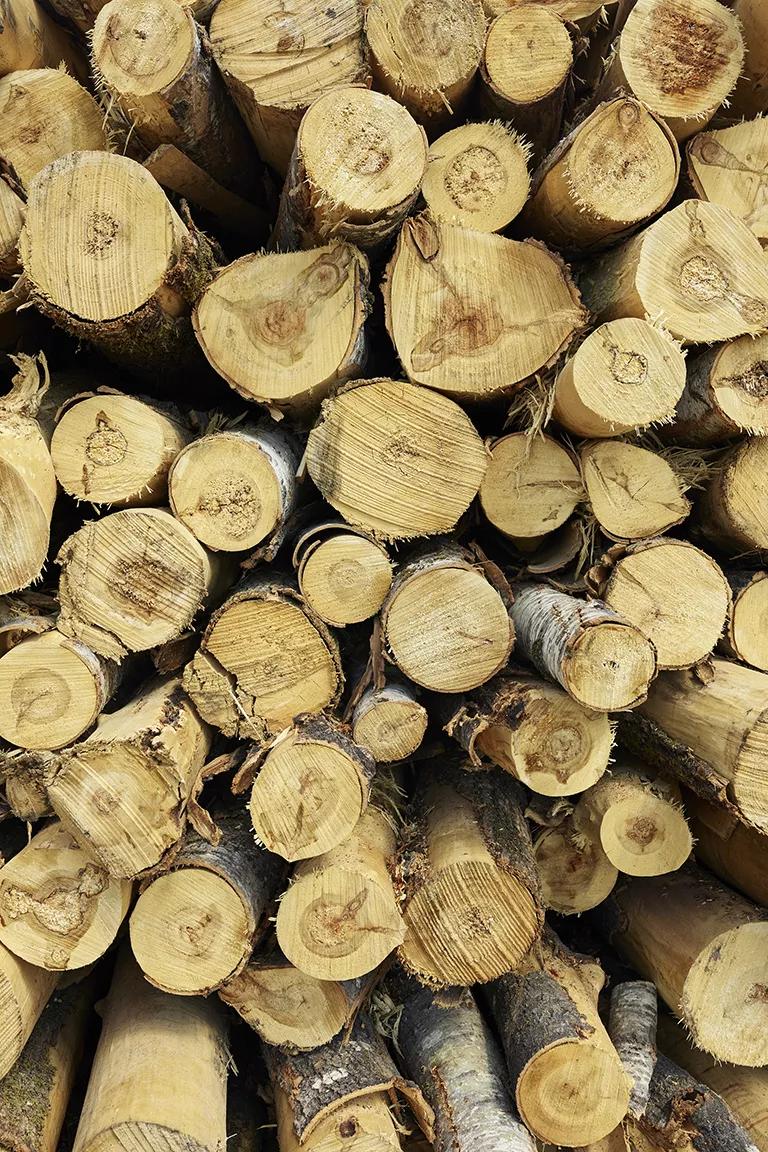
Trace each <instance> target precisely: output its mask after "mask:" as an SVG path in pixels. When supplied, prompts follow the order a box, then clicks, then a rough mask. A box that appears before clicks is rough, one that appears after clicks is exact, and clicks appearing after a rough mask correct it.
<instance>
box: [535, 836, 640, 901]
mask: <svg viewBox="0 0 768 1152" xmlns="http://www.w3.org/2000/svg"><path fill="white" fill-rule="evenodd" d="M534 854H535V856H536V866H537V868H538V870H539V878H540V880H541V894H542V897H543V900H544V903H545V905H546V906H547V908H551V909H552V911H553V912H559V913H560V914H561V915H563V916H574V915H578V913H580V912H588V911H589V909H590V908H596V907H597V905H598V904H602V902H603V900H605V899H606V897H608V896H610V894H611V892H612V891H613V889H614V887H615V885H616V881H617V880H618V877H619V873H618V869H617V868H615V867H614V865H613V864H611V862H610V860H609V859H608V857H607V856H606V854H605V852H604V851H603V849H602V847H601V846H600V844H599V843H597V842H596V841H595V840H593V839H592V838H591V837H583V836H582V837H580V838H579V841H578V844H577V843H576V838H575V836H574V833H573V828H572V826H571V825H570V822H569V821H566V823H565V824H564V825H562V826H559V827H557V828H547V829H546V830H545V831H544V832H542V834H541V835H540V836H539V837H538V839H537V840H536V843H535V844H534Z"/></svg>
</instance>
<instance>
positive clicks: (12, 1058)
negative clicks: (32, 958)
mask: <svg viewBox="0 0 768 1152" xmlns="http://www.w3.org/2000/svg"><path fill="white" fill-rule="evenodd" d="M57 981H58V976H57V975H56V973H55V972H49V971H48V970H47V969H46V968H37V967H35V966H34V965H32V964H28V963H27V962H26V960H21V959H20V958H19V957H18V956H14V954H13V952H9V951H8V949H7V948H6V947H5V946H4V945H2V944H0V1020H1V1021H2V1036H1V1038H0V1077H4V1076H6V1075H7V1074H8V1073H9V1072H10V1071H11V1069H12V1068H13V1066H14V1064H15V1063H16V1061H17V1060H18V1058H19V1056H20V1055H21V1053H22V1051H23V1049H24V1045H25V1044H26V1043H27V1040H28V1039H29V1037H30V1035H31V1033H32V1029H33V1028H34V1027H35V1024H37V1021H38V1019H39V1017H40V1013H41V1012H42V1011H43V1009H44V1008H45V1005H46V1004H47V1002H48V1000H49V999H50V997H51V995H52V993H53V991H54V989H55V988H56V984H57Z"/></svg>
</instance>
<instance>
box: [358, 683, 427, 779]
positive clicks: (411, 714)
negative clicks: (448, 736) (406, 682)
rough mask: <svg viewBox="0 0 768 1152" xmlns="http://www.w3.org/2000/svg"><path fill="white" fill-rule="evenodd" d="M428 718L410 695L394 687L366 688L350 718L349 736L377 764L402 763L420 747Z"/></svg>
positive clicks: (406, 690) (424, 710)
mask: <svg viewBox="0 0 768 1152" xmlns="http://www.w3.org/2000/svg"><path fill="white" fill-rule="evenodd" d="M428 720H429V717H428V715H427V710H426V708H425V707H424V705H423V704H420V703H419V701H418V700H417V699H416V697H415V695H414V694H413V692H412V691H411V690H410V689H409V688H407V687H405V686H400V685H396V684H392V685H386V686H385V687H384V688H381V689H376V688H369V689H368V690H367V691H366V692H365V693H364V694H363V695H362V697H361V698H360V701H359V703H358V705H357V707H356V708H355V712H354V716H353V718H352V733H353V736H354V739H355V741H356V743H358V744H362V745H363V747H364V748H367V749H368V751H369V752H370V753H371V755H372V756H373V758H374V760H375V761H376V762H377V763H380V764H391V763H393V762H395V761H397V760H405V759H407V757H408V756H411V755H412V754H413V753H414V752H415V751H416V749H417V748H418V747H419V746H420V744H421V742H422V740H423V739H424V735H425V733H426V731H427V723H428Z"/></svg>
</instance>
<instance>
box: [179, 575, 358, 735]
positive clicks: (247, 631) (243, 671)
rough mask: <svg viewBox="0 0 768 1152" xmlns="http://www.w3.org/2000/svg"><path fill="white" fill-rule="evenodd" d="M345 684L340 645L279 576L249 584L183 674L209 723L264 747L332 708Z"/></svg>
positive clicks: (225, 608) (220, 613) (216, 617)
mask: <svg viewBox="0 0 768 1152" xmlns="http://www.w3.org/2000/svg"><path fill="white" fill-rule="evenodd" d="M343 684H344V677H343V674H342V670H341V664H340V661H339V652H338V646H337V644H336V641H335V639H334V637H333V636H332V635H331V633H330V632H329V630H328V629H327V628H326V626H325V625H324V624H323V623H322V621H321V620H319V619H318V618H317V617H316V616H315V615H314V613H313V612H311V611H310V609H309V608H308V607H307V605H306V604H305V603H304V601H303V600H302V598H301V596H300V595H299V594H298V592H297V590H296V588H295V587H294V586H293V585H291V584H290V583H289V582H288V581H287V580H284V579H283V578H281V577H280V576H279V575H278V574H275V575H274V576H273V578H272V579H270V578H269V577H267V576H265V577H257V578H253V577H252V578H250V579H248V580H246V582H245V583H244V584H243V585H242V586H241V587H240V588H239V589H238V590H237V591H235V592H234V593H233V595H232V596H230V597H229V599H228V600H227V601H225V603H224V604H223V605H222V606H221V608H219V609H218V610H217V611H216V612H214V614H213V616H212V617H211V619H210V622H209V624H208V627H207V628H206V630H205V633H204V634H203V638H202V641H201V643H200V648H199V650H198V652H197V654H196V655H195V657H194V658H193V660H192V661H191V662H190V663H189V664H188V665H187V667H186V668H185V670H184V688H185V690H186V691H187V692H188V693H189V695H190V696H191V698H192V700H193V701H194V704H195V706H196V708H197V710H198V711H199V713H200V715H201V716H202V717H203V719H204V720H206V721H208V723H210V724H214V725H215V726H216V727H217V728H220V729H221V731H222V732H224V733H225V735H228V736H240V738H241V739H250V740H256V741H257V742H259V741H262V740H264V739H265V738H266V737H267V735H268V734H270V733H271V734H272V735H276V734H277V733H278V732H280V731H281V730H282V729H283V728H285V727H286V726H287V725H289V724H290V723H291V722H292V721H293V719H294V717H296V716H298V715H300V713H302V712H322V711H323V709H324V708H327V707H329V706H333V705H334V704H335V703H336V701H337V700H338V698H339V696H340V694H341V689H342V687H343Z"/></svg>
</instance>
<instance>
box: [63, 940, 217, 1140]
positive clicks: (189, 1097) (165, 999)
mask: <svg viewBox="0 0 768 1152" xmlns="http://www.w3.org/2000/svg"><path fill="white" fill-rule="evenodd" d="M228 1062H229V1054H228V1052H227V1047H226V1027H225V1022H224V1018H223V1014H222V1011H221V1005H220V1004H219V1003H218V1001H217V1000H216V999H215V998H209V999H207V1000H206V999H204V998H203V997H200V996H196V997H186V998H184V999H182V998H181V997H178V996H168V995H166V993H164V992H159V991H158V990H157V989H156V988H153V987H152V986H151V985H150V984H148V983H147V981H146V980H145V979H144V978H143V976H142V975H141V972H140V971H139V968H138V966H137V964H136V962H135V961H134V960H133V958H132V957H131V955H130V952H129V951H128V949H127V948H126V949H125V950H124V951H123V953H122V954H121V957H120V959H119V960H118V964H117V967H116V969H115V974H114V976H113V978H112V986H111V988H110V991H109V996H108V997H107V1000H106V1003H105V1005H104V1008H103V1024H102V1030H101V1037H100V1040H99V1046H98V1048H97V1049H96V1056H95V1059H94V1062H93V1068H92V1069H91V1076H90V1080H89V1081H88V1091H87V1093H86V1097H85V1103H84V1104H83V1111H82V1114H81V1116H80V1124H79V1126H78V1129H77V1135H76V1137H75V1143H74V1148H75V1149H76V1152H96V1150H97V1149H104V1148H109V1147H117V1146H118V1145H126V1144H127V1145H135V1143H136V1142H137V1141H138V1142H139V1143H141V1144H144V1145H146V1146H147V1147H149V1148H161V1147H166V1148H168V1147H174V1148H187V1149H193V1150H194V1152H218V1150H219V1149H221V1148H223V1147H224V1146H225V1142H226V1133H227V1125H226V1099H227V1066H228ZM150 1069H151V1072H150Z"/></svg>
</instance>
